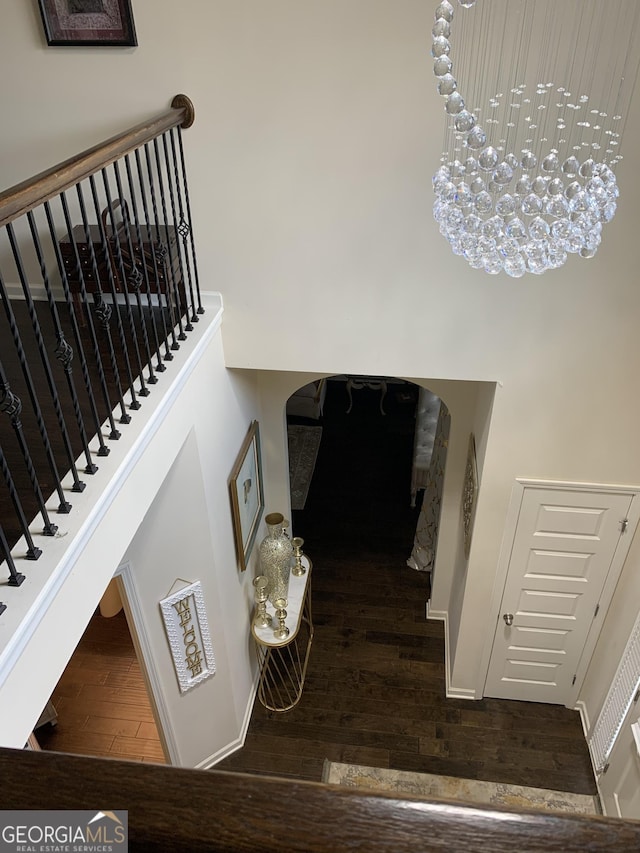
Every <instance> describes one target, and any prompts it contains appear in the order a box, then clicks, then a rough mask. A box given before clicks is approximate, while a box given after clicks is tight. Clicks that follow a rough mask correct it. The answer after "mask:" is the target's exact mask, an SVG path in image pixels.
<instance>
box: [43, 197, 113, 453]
mask: <svg viewBox="0 0 640 853" xmlns="http://www.w3.org/2000/svg"><path fill="white" fill-rule="evenodd" d="M44 210H45V214H46V217H47V223H48V225H49V234H50V236H51V243H52V245H53V249H54V252H55V256H56V262H57V264H58V270H59V272H60V278H61V280H62V289H63V291H64V298H65V300H66V303H67V308H68V309H69V317H70V319H71V329H72V331H73V337H74V339H75V342H76V352H77V353H78V358H79V360H80V370H81V373H82V378H83V380H84V385H85V389H86V392H87V397H88V400H89V407H90V409H91V416H92V418H93V423H94V427H95V435H96V437H97V439H98V444H99V447H98V456H108V455H109V448H108V447H107V446H106V444H105V443H104V438H103V435H102V421H101V419H100V415H99V414H98V407H97V405H96V400H95V396H94V393H93V383H92V381H91V377H90V375H89V368H88V366H87V359H86V357H85V354H84V347H83V346H82V340H81V338H80V329H79V328H78V320H77V318H76V312H75V310H74V307H73V298H72V296H71V289H70V287H69V279H68V277H67V270H66V268H65V265H64V260H63V258H62V253H61V252H60V245H59V244H58V239H57V237H56V230H55V224H54V221H53V216H52V214H51V206H50V204H49V202H48V201H45V203H44ZM91 330H92V331H93V322H91ZM94 336H95V333H94ZM96 345H97V341H96ZM98 358H99V372H100V373H101V378H102V380H103V382H104V372H102V359H101V358H100V353H99V352H98ZM106 403H107V406H108V412H109V420H110V422H111V428H112V431H113V430H115V431H116V432H117V430H116V429H115V422H114V421H113V416H112V414H111V403H110V401H109V395H108V394H107V400H106ZM119 435H120V433H118V436H119ZM113 437H114V436H113V432H112V435H111V438H113ZM116 437H117V436H116Z"/></svg>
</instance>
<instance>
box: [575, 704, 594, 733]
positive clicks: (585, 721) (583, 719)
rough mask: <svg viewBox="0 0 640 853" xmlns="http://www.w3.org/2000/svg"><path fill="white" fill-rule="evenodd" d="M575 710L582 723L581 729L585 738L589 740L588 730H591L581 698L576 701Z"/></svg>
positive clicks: (587, 714)
mask: <svg viewBox="0 0 640 853" xmlns="http://www.w3.org/2000/svg"><path fill="white" fill-rule="evenodd" d="M575 710H576V711H577V712H578V713H579V714H580V722H581V723H582V731H583V732H584V736H585V738H586V740H587V741H588V740H589V732H590V731H591V723H590V722H589V712H588V711H587V706H586V704H585V703H584V701H583V700H582V699H580V700H578V702H576V707H575Z"/></svg>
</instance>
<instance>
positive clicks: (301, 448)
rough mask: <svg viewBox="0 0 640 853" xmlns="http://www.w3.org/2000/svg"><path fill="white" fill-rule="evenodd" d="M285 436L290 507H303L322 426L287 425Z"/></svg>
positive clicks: (316, 455) (314, 463)
mask: <svg viewBox="0 0 640 853" xmlns="http://www.w3.org/2000/svg"><path fill="white" fill-rule="evenodd" d="M287 436H288V438H289V481H290V484H291V509H304V506H305V504H306V502H307V495H308V494H309V486H310V485H311V478H312V477H313V471H314V468H315V467H316V459H317V458H318V450H319V449H320V439H321V438H322V427H321V426H299V425H290V426H288V427H287Z"/></svg>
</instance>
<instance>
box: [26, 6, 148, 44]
mask: <svg viewBox="0 0 640 853" xmlns="http://www.w3.org/2000/svg"><path fill="white" fill-rule="evenodd" d="M38 2H39V4H40V14H41V15H42V23H43V24H44V32H45V35H46V37H47V44H49V45H51V46H53V47H55V46H69V45H77V46H86V47H91V46H94V47H108V46H109V45H111V46H112V47H134V46H135V45H137V44H138V42H137V39H136V31H135V26H134V23H133V13H132V11H131V0H38Z"/></svg>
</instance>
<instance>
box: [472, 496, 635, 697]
mask: <svg viewBox="0 0 640 853" xmlns="http://www.w3.org/2000/svg"><path fill="white" fill-rule="evenodd" d="M631 499H632V495H630V494H629V493H615V492H597V491H595V492H594V491H584V492H583V491H575V490H562V489H545V488H532V487H528V488H525V490H524V492H523V497H522V504H521V507H520V514H519V516H518V523H517V527H516V531H515V535H514V540H513V546H512V549H511V558H510V561H509V567H508V570H507V578H506V583H505V588H504V593H503V598H502V605H501V610H500V617H499V620H498V625H497V628H496V633H495V637H494V643H493V650H492V653H491V661H490V664H489V672H488V676H487V683H486V686H485V695H486V696H495V697H498V698H503V699H522V700H527V701H533V702H550V703H558V704H563V703H564V702H565V701H566V699H567V697H568V694H569V691H570V689H571V686H572V681H573V677H574V675H575V674H576V669H577V666H578V662H579V660H580V655H581V654H582V650H583V648H584V645H585V641H586V638H587V635H588V633H589V629H590V627H591V624H592V621H593V618H594V615H595V613H596V605H597V604H598V601H599V599H600V595H601V594H602V589H603V587H604V583H605V580H606V578H607V574H608V572H609V568H610V566H611V562H612V560H613V556H614V554H615V551H616V548H617V545H618V541H619V538H620V521H621V520H622V519H624V518H626V516H627V513H628V511H629V508H630V505H631ZM504 615H509V616H513V620H512V623H511V624H510V625H508V624H507V622H506V621H505V620H504V619H503V616H504Z"/></svg>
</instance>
